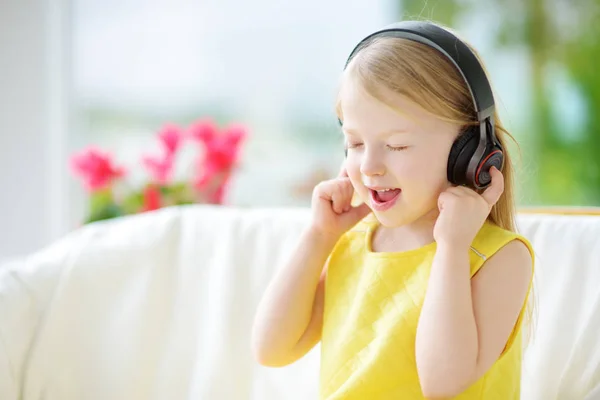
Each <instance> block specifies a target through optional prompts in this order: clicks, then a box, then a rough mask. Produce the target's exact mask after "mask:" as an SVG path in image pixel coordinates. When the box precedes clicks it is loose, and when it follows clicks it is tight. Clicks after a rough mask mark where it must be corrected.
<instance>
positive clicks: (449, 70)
mask: <svg viewBox="0 0 600 400" xmlns="http://www.w3.org/2000/svg"><path fill="white" fill-rule="evenodd" d="M472 50H473V49H472ZM473 52H474V53H475V54H476V55H477V53H476V52H475V51H473ZM345 74H347V75H349V76H351V77H352V78H353V79H357V81H358V82H359V83H360V85H361V86H362V87H363V88H364V89H365V90H366V91H367V93H369V94H370V95H371V96H373V97H374V98H375V99H377V100H379V101H381V102H382V103H384V104H386V105H388V106H390V107H393V106H392V105H391V104H390V102H389V97H386V95H385V92H384V90H382V89H383V88H384V89H385V90H387V91H391V92H393V93H396V94H400V95H403V96H405V97H407V98H408V99H410V100H411V101H413V102H415V103H416V104H418V105H419V106H421V107H422V108H424V109H425V110H429V111H430V112H431V113H433V114H434V115H436V116H437V117H438V118H440V119H442V120H444V121H447V122H450V123H453V124H456V125H458V126H463V127H466V126H473V125H479V122H478V121H477V118H476V114H475V109H474V106H473V100H472V97H471V94H470V92H469V89H468V88H467V86H466V84H465V81H464V79H463V78H462V76H461V75H460V73H459V72H458V70H457V69H456V67H455V66H454V65H453V64H452V63H451V62H450V61H449V60H448V59H446V58H445V57H444V56H443V55H442V54H440V53H439V52H438V51H437V50H435V49H433V48H431V47H429V46H427V45H424V44H421V43H418V42H415V41H412V40H408V39H399V38H389V37H380V38H377V39H375V40H373V41H372V42H370V43H369V44H368V45H367V46H365V47H364V48H362V49H361V50H360V51H359V52H358V53H357V54H356V55H355V56H354V57H353V59H352V60H351V62H350V64H349V65H348V68H347V69H346V72H345ZM336 110H337V114H338V117H339V118H340V120H342V121H343V115H342V109H341V105H340V98H339V96H338V99H337V104H336ZM494 121H495V125H496V136H497V138H498V140H499V141H500V143H501V144H502V146H503V147H504V166H503V168H502V174H503V176H504V192H503V193H502V196H501V197H500V199H499V200H498V202H497V203H496V204H495V205H494V206H493V207H492V210H491V212H490V215H489V217H488V220H490V221H491V222H492V223H494V224H496V225H498V226H499V227H501V228H503V229H506V230H510V231H513V232H515V231H516V226H515V214H516V210H515V200H514V187H513V185H514V183H513V178H514V170H513V166H512V162H511V161H512V160H511V157H510V154H509V151H508V148H507V146H506V139H507V138H510V139H511V140H513V141H514V142H515V143H516V141H515V140H514V138H513V137H512V135H511V134H510V133H509V132H508V131H507V130H506V129H504V127H503V126H502V123H501V121H500V118H499V117H498V114H497V112H495V115H494Z"/></svg>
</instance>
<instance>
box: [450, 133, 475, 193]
mask: <svg viewBox="0 0 600 400" xmlns="http://www.w3.org/2000/svg"><path fill="white" fill-rule="evenodd" d="M478 129H479V127H478V126H475V127H472V128H468V129H467V130H466V131H464V132H463V133H462V134H461V135H460V136H459V137H458V138H456V140H455V141H454V143H453V144H452V148H451V149H450V154H449V155H448V172H447V175H448V181H449V182H451V183H453V184H455V185H464V184H468V185H469V186H472V185H473V184H472V182H468V180H467V167H468V166H469V161H470V160H471V158H472V157H473V154H475V150H476V149H477V144H478V135H477V130H478Z"/></svg>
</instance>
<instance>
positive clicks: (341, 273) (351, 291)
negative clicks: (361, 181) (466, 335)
mask: <svg viewBox="0 0 600 400" xmlns="http://www.w3.org/2000/svg"><path fill="white" fill-rule="evenodd" d="M375 227H376V224H375V223H368V222H361V223H359V224H358V225H357V226H356V227H354V228H353V229H352V230H350V231H349V232H347V233H346V234H345V235H344V236H343V237H342V238H341V239H340V241H339V242H338V243H337V244H336V247H335V248H334V250H333V252H332V253H331V255H330V260H329V268H328V271H327V279H326V286H325V310H324V320H323V332H322V341H321V372H320V398H321V399H322V400H337V399H344V400H354V399H356V400H387V399H394V400H396V399H423V398H424V397H423V395H422V393H421V388H420V384H419V377H418V375H417V367H416V360H415V336H416V331H417V323H418V320H419V314H420V312H421V307H422V305H423V300H424V298H425V291H426V287H427V281H428V279H429V273H430V269H431V263H432V260H433V256H434V254H435V250H436V243H435V242H433V243H431V244H428V245H426V246H424V247H421V248H418V249H414V250H409V251H406V252H401V253H380V252H373V251H371V249H370V243H371V236H372V233H373V231H374V229H375ZM514 239H518V240H521V241H523V242H524V243H525V244H526V245H527V247H528V248H529V250H530V252H531V254H532V257H533V250H532V248H531V244H530V243H529V242H528V241H527V240H526V239H525V238H523V237H522V236H520V235H518V234H516V233H513V232H510V231H507V230H504V229H501V228H500V227H498V226H496V225H493V224H492V223H490V222H486V223H485V224H484V225H483V227H482V228H481V230H480V231H479V233H478V234H477V236H476V238H475V240H474V241H473V243H472V245H471V252H470V264H471V276H473V275H474V274H475V273H476V272H477V271H478V270H479V268H481V266H482V264H483V263H484V261H485V260H486V259H487V258H489V257H490V256H492V255H493V254H494V253H495V252H496V251H497V250H499V249H500V248H501V247H503V246H504V245H505V244H507V243H508V242H510V241H511V240H514ZM532 268H533V266H532ZM524 310H525V305H524V306H523V309H522V310H521V314H520V316H519V319H518V321H517V323H516V324H515V328H514V330H513V333H512V334H511V337H510V338H509V340H508V342H507V345H506V347H505V350H504V352H503V353H502V355H501V357H500V358H499V359H498V361H496V363H495V364H494V365H493V366H492V367H491V368H490V369H489V370H488V372H487V373H486V374H485V375H484V376H483V377H482V378H481V379H479V380H478V381H477V382H475V383H474V384H473V385H472V386H470V387H469V388H468V389H467V390H466V391H465V392H463V393H462V394H460V395H459V396H457V397H455V398H456V399H484V400H513V399H519V392H520V375H521V352H522V346H521V325H522V320H523V316H524Z"/></svg>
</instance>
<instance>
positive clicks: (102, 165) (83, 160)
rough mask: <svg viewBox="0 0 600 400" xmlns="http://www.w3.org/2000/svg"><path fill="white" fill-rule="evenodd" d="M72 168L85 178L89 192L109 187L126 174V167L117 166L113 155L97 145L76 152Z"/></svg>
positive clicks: (71, 162) (72, 160)
mask: <svg viewBox="0 0 600 400" xmlns="http://www.w3.org/2000/svg"><path fill="white" fill-rule="evenodd" d="M70 164H71V170H72V171H73V173H74V174H75V175H78V176H79V177H81V178H82V179H83V183H84V185H85V187H86V189H87V190H88V191H89V192H96V191H99V190H102V189H106V188H108V187H109V186H110V185H111V184H112V183H113V181H115V180H116V179H119V178H121V177H123V176H124V175H125V169H124V168H122V167H117V166H115V164H114V162H113V160H112V155H110V154H109V153H107V152H103V151H102V150H100V149H98V148H96V147H88V148H86V149H84V150H82V151H81V152H79V153H76V154H74V155H73V156H72V157H71V160H70Z"/></svg>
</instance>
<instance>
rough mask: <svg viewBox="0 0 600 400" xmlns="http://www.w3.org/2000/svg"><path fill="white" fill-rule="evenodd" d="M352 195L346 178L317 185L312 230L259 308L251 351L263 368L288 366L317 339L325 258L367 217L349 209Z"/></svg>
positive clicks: (364, 211) (364, 208)
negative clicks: (344, 234) (345, 235)
mask: <svg viewBox="0 0 600 400" xmlns="http://www.w3.org/2000/svg"><path fill="white" fill-rule="evenodd" d="M353 191H354V190H353V188H352V184H351V182H350V179H349V178H347V177H345V176H342V177H338V178H337V179H333V180H330V181H325V182H321V183H320V184H318V185H317V186H316V187H315V190H314V191H313V199H312V222H311V224H310V227H309V228H308V229H307V230H306V231H304V232H303V233H302V236H301V238H300V243H299V244H298V246H297V247H296V249H295V251H294V252H293V253H292V255H291V257H290V259H289V261H288V262H287V264H286V265H285V266H284V267H283V268H282V269H281V270H280V271H279V272H278V273H277V275H276V276H275V278H274V279H273V281H272V282H271V284H270V285H269V287H268V289H267V291H266V293H265V295H264V297H263V299H262V301H261V303H260V305H259V307H258V313H257V315H256V319H255V322H254V328H253V332H252V350H253V352H254V356H255V358H256V359H257V360H258V361H259V362H260V363H261V364H263V365H267V366H273V367H277V366H283V365H287V364H290V363H292V362H294V361H296V360H297V359H299V358H300V357H302V356H303V355H304V354H306V353H307V352H308V351H309V350H310V349H311V348H312V347H313V346H314V345H315V344H316V343H317V342H318V341H319V340H320V339H321V328H322V325H323V303H324V297H325V271H326V270H327V266H326V265H325V264H326V261H327V258H328V257H329V254H330V253H331V251H332V250H333V247H334V246H335V243H336V242H337V241H338V239H339V238H340V237H341V236H342V234H343V233H344V232H346V231H347V230H348V229H350V228H351V227H352V226H354V225H355V224H356V223H357V222H358V221H360V220H361V219H363V218H364V217H365V216H366V215H367V214H368V213H369V208H368V207H367V206H366V205H365V204H362V205H360V206H358V207H352V205H351V200H352V193H353Z"/></svg>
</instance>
